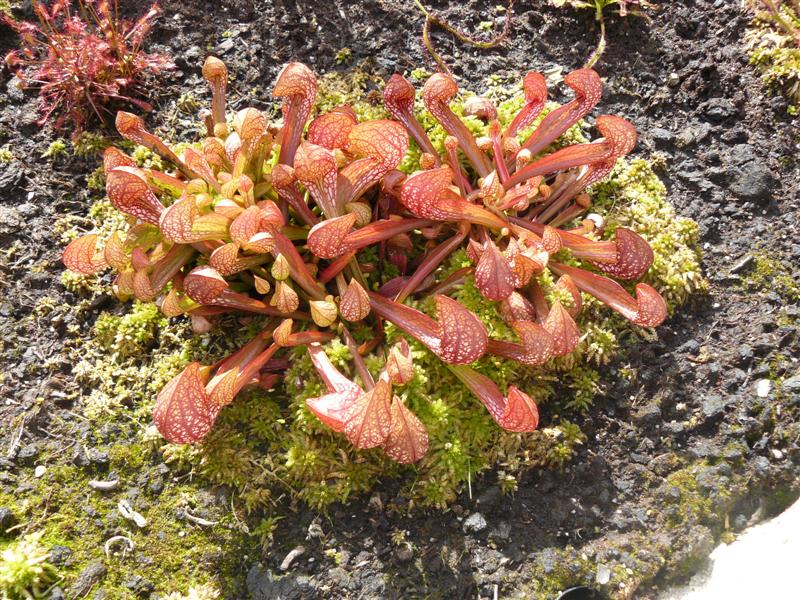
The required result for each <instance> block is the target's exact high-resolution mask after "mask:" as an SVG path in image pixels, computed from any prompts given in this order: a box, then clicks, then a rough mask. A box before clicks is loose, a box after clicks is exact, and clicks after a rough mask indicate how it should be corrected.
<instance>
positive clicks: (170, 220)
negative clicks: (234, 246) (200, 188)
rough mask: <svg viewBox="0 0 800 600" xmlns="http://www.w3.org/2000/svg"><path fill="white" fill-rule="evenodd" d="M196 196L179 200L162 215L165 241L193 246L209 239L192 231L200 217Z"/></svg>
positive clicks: (160, 225)
mask: <svg viewBox="0 0 800 600" xmlns="http://www.w3.org/2000/svg"><path fill="white" fill-rule="evenodd" d="M199 212H200V211H199V210H198V209H197V205H196V204H195V198H194V196H186V197H185V198H182V199H179V200H177V201H176V202H175V203H174V204H173V205H172V206H170V207H169V208H167V209H165V210H164V212H162V213H161V217H160V219H159V228H160V229H161V233H163V234H164V239H167V240H169V241H171V242H175V243H177V244H193V243H195V242H199V241H201V240H204V239H213V238H207V237H204V236H203V235H198V234H196V233H194V232H193V231H192V226H193V225H194V222H195V219H197V217H198V215H199Z"/></svg>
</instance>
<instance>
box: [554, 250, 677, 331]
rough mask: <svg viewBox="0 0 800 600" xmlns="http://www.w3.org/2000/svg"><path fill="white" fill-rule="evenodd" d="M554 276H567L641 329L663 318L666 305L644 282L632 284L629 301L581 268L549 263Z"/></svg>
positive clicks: (608, 283) (615, 285)
mask: <svg viewBox="0 0 800 600" xmlns="http://www.w3.org/2000/svg"><path fill="white" fill-rule="evenodd" d="M550 269H551V270H552V271H553V272H554V273H556V274H558V275H569V276H570V277H571V278H572V280H573V281H574V282H575V285H577V286H578V288H579V289H580V290H582V291H584V292H586V293H587V294H591V295H592V296H594V297H595V298H597V299H598V300H600V301H601V302H603V303H604V304H606V305H607V306H610V307H611V308H613V309H614V310H616V311H617V312H618V313H619V314H621V315H622V316H623V317H625V318H626V319H628V320H630V321H632V322H633V323H635V324H636V325H641V326H642V327H656V326H658V325H660V324H661V323H662V322H663V321H664V319H666V318H667V304H666V302H664V299H663V298H662V297H661V295H660V294H659V293H658V292H657V291H656V290H654V289H653V288H652V287H650V286H649V285H647V284H646V283H639V284H637V285H636V298H635V299H634V298H632V297H631V296H630V294H628V292H626V291H625V288H623V287H622V286H621V285H620V284H618V283H617V282H616V281H613V280H611V279H608V278H607V277H603V276H602V275H597V274H595V273H589V272H588V271H584V270H583V269H578V268H576V267H571V266H568V265H562V264H559V263H551V265H550Z"/></svg>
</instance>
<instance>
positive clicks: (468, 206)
mask: <svg viewBox="0 0 800 600" xmlns="http://www.w3.org/2000/svg"><path fill="white" fill-rule="evenodd" d="M452 181H453V171H452V170H451V169H450V167H447V166H444V167H440V168H438V169H429V170H427V171H419V172H417V173H414V174H413V175H411V176H410V177H409V178H408V179H406V180H405V182H404V183H403V186H402V190H401V192H400V202H401V203H402V204H403V206H405V207H406V208H407V209H408V210H409V211H410V212H411V213H412V214H413V215H414V216H417V217H420V218H421V219H433V220H435V221H467V222H470V223H474V224H476V225H485V226H487V227H491V228H493V229H502V228H503V227H506V226H507V225H508V224H507V223H506V222H505V221H503V219H501V218H500V217H498V216H497V215H495V214H494V213H491V212H489V211H488V210H486V209H485V208H481V207H480V206H478V205H476V204H472V203H471V202H467V201H466V200H464V199H463V198H462V197H461V196H459V195H458V194H457V193H456V192H454V191H453V190H452V189H451V188H450V184H451V183H452Z"/></svg>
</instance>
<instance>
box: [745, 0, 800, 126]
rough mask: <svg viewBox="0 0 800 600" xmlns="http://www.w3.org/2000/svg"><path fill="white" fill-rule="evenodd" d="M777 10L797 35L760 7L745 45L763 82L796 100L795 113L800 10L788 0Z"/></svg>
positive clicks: (799, 91) (799, 90)
mask: <svg viewBox="0 0 800 600" xmlns="http://www.w3.org/2000/svg"><path fill="white" fill-rule="evenodd" d="M776 4H778V3H776ZM759 8H762V9H763V8H765V7H763V6H759ZM778 10H779V11H780V16H781V19H783V21H784V23H786V24H787V25H789V26H790V27H793V28H794V31H795V36H792V35H790V34H789V33H788V32H787V31H786V30H785V29H784V28H783V27H781V26H780V24H779V23H778V20H777V19H776V18H775V16H773V15H772V14H771V13H770V12H769V11H767V10H761V11H759V12H758V13H757V15H756V18H755V19H754V20H753V22H752V23H751V24H750V27H749V29H748V30H747V33H746V34H745V46H746V48H747V50H748V51H749V52H750V64H752V65H754V66H755V67H756V68H758V70H759V71H760V72H761V74H762V79H763V80H764V83H765V84H766V85H768V86H769V87H770V88H772V89H773V90H778V91H782V92H783V93H785V94H786V96H787V97H788V98H789V99H790V100H792V101H793V102H794V106H792V107H790V108H789V112H790V114H794V115H796V114H797V107H798V105H800V48H798V47H797V43H796V42H797V40H796V39H795V38H796V33H797V32H798V31H800V14H798V13H797V5H795V6H794V7H793V6H791V3H789V2H782V3H779V7H778Z"/></svg>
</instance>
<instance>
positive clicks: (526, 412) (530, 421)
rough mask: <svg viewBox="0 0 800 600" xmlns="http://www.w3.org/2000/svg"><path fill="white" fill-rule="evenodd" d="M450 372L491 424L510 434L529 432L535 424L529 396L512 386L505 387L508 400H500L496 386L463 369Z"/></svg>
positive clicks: (536, 422) (476, 373) (534, 406)
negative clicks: (478, 403)
mask: <svg viewBox="0 0 800 600" xmlns="http://www.w3.org/2000/svg"><path fill="white" fill-rule="evenodd" d="M450 370H451V371H452V372H453V373H454V374H455V375H456V376H457V377H458V378H459V379H460V380H461V382H462V383H463V384H464V385H466V386H467V387H468V388H469V389H470V391H471V392H472V393H473V394H475V395H476V396H477V397H478V399H479V400H480V401H481V402H482V403H483V405H484V406H485V407H486V409H487V410H488V411H489V414H490V415H492V418H493V419H494V420H495V422H496V423H497V424H498V425H500V426H501V427H503V428H504V429H507V430H508V431H514V432H519V433H522V432H528V431H533V430H535V429H536V427H537V426H538V425H539V410H538V408H537V407H536V404H535V403H534V401H533V400H532V399H531V397H530V396H528V395H527V394H525V393H524V392H521V391H520V390H519V389H517V388H516V387H514V386H513V385H512V386H509V388H508V397H507V398H506V397H504V396H503V394H502V393H501V392H500V389H499V388H498V387H497V385H496V384H495V383H494V381H492V380H491V379H489V378H488V377H486V376H485V375H482V374H480V373H478V372H477V371H473V370H472V369H470V368H469V367H465V366H451V367H450Z"/></svg>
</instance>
